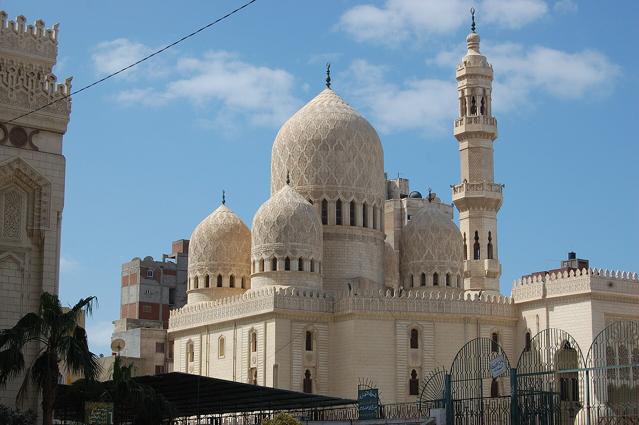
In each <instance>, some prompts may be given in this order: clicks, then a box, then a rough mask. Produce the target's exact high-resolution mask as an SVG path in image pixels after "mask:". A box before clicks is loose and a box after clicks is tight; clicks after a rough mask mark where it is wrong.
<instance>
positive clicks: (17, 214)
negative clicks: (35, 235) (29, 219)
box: [2, 190, 22, 239]
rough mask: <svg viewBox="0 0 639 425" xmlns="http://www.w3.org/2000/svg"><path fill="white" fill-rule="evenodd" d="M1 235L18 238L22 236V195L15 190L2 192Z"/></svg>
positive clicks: (7, 237)
mask: <svg viewBox="0 0 639 425" xmlns="http://www.w3.org/2000/svg"><path fill="white" fill-rule="evenodd" d="M2 201H3V208H2V210H3V211H2V237H3V238H6V239H20V238H21V237H22V196H21V195H20V193H18V191H17V190H8V191H6V192H4V194H3V200H2Z"/></svg>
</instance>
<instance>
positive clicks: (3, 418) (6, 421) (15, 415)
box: [0, 405, 37, 425]
mask: <svg viewBox="0 0 639 425" xmlns="http://www.w3.org/2000/svg"><path fill="white" fill-rule="evenodd" d="M36 418H37V417H36V414H35V413H34V412H33V411H31V410H26V411H22V410H13V409H11V408H9V407H7V406H3V405H0V424H3V425H35V423H36Z"/></svg>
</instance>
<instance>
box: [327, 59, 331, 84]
mask: <svg viewBox="0 0 639 425" xmlns="http://www.w3.org/2000/svg"><path fill="white" fill-rule="evenodd" d="M326 87H327V88H329V89H330V88H331V63H330V62H326Z"/></svg>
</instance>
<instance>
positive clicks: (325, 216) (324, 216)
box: [322, 199, 328, 224]
mask: <svg viewBox="0 0 639 425" xmlns="http://www.w3.org/2000/svg"><path fill="white" fill-rule="evenodd" d="M322 224H328V201H327V200H326V199H322Z"/></svg>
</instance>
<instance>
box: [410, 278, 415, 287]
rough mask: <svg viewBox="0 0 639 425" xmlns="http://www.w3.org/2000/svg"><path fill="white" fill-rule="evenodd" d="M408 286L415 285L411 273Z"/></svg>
mask: <svg viewBox="0 0 639 425" xmlns="http://www.w3.org/2000/svg"><path fill="white" fill-rule="evenodd" d="M410 287H411V288H414V287H415V283H414V282H413V275H410Z"/></svg>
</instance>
